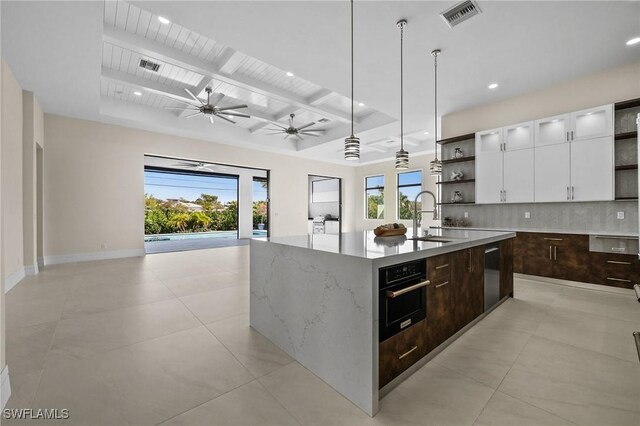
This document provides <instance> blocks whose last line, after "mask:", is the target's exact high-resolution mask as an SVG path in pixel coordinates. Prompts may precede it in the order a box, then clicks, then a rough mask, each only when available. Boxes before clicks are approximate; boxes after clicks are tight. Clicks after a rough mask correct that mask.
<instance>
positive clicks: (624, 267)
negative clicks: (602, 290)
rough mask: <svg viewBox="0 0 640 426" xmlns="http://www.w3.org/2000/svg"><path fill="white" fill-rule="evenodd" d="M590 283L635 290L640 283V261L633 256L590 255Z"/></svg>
mask: <svg viewBox="0 0 640 426" xmlns="http://www.w3.org/2000/svg"><path fill="white" fill-rule="evenodd" d="M590 257H591V261H590V262H589V270H590V272H591V277H590V278H591V279H590V281H588V282H591V283H594V284H604V285H609V286H613V287H621V288H633V285H634V284H637V283H640V261H639V260H638V256H636V255H631V254H615V253H595V252H592V253H591V254H590Z"/></svg>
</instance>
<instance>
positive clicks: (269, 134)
mask: <svg viewBox="0 0 640 426" xmlns="http://www.w3.org/2000/svg"><path fill="white" fill-rule="evenodd" d="M281 134H282V132H276V133H266V135H267V136H271V135H281Z"/></svg>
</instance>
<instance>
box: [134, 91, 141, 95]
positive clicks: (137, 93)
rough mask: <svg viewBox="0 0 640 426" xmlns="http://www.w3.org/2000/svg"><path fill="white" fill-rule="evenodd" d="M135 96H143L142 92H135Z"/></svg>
mask: <svg viewBox="0 0 640 426" xmlns="http://www.w3.org/2000/svg"><path fill="white" fill-rule="evenodd" d="M133 94H134V95H136V96H142V92H138V91H137V90H136V91H135V92H133Z"/></svg>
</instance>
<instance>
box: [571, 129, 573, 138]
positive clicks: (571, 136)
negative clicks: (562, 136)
mask: <svg viewBox="0 0 640 426" xmlns="http://www.w3.org/2000/svg"><path fill="white" fill-rule="evenodd" d="M571 140H573V130H572V131H571Z"/></svg>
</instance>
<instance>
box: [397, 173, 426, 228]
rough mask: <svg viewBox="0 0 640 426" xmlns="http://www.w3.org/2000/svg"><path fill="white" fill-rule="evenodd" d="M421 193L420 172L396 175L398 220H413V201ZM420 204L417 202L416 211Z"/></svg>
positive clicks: (419, 208)
mask: <svg viewBox="0 0 640 426" xmlns="http://www.w3.org/2000/svg"><path fill="white" fill-rule="evenodd" d="M420 191H422V170H416V171H413V172H404V173H398V219H413V200H415V198H416V195H418V193H419V192H420ZM420 210H422V202H421V200H418V211H420Z"/></svg>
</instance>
